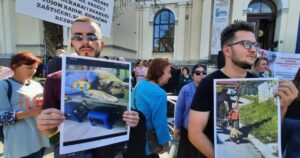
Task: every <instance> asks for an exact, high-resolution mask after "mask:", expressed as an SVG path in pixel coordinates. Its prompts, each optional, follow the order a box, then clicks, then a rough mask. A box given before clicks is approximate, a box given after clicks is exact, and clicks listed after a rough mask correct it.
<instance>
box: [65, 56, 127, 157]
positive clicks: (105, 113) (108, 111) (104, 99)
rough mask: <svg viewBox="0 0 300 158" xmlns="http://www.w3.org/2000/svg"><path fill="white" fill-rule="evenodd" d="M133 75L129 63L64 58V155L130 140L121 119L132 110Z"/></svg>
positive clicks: (84, 58)
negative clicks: (131, 87) (131, 76)
mask: <svg viewBox="0 0 300 158" xmlns="http://www.w3.org/2000/svg"><path fill="white" fill-rule="evenodd" d="M130 72H131V64H130V63H129V62H120V61H114V60H105V59H97V58H96V59H95V58H89V57H79V56H78V57H74V56H72V57H71V56H65V57H63V69H62V94H61V97H62V98H61V100H62V105H61V109H62V110H63V112H64V113H65V117H66V120H65V121H64V123H63V124H62V127H61V133H60V138H61V139H60V143H61V144H60V151H61V153H64V154H65V153H70V152H76V151H81V150H87V149H92V148H96V147H101V146H106V145H109V144H114V143H117V142H122V141H126V140H128V139H129V128H128V127H127V125H126V123H125V122H124V121H123V120H122V115H123V112H124V111H126V110H129V109H130V105H129V103H130V90H129V87H130V86H131V85H130V82H129V81H130V80H131V78H130Z"/></svg>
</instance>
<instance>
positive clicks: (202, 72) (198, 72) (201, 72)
mask: <svg viewBox="0 0 300 158" xmlns="http://www.w3.org/2000/svg"><path fill="white" fill-rule="evenodd" d="M195 74H196V75H197V76H199V75H201V74H202V75H206V71H195Z"/></svg>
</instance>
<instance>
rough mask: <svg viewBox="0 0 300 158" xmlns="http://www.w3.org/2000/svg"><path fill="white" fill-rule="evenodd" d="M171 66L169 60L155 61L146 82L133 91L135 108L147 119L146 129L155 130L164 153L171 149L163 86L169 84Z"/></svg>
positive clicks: (139, 84) (142, 82) (154, 155)
mask: <svg viewBox="0 0 300 158" xmlns="http://www.w3.org/2000/svg"><path fill="white" fill-rule="evenodd" d="M170 69H171V68H170V64H169V62H168V61H167V60H165V59H161V58H157V59H153V60H152V62H151V65H150V67H149V69H148V73H147V76H146V80H143V81H141V82H140V83H138V84H137V85H136V87H135V88H134V90H133V99H132V100H133V101H134V106H133V107H134V108H135V107H136V109H137V110H139V111H141V112H142V113H143V114H144V115H145V118H146V127H147V129H149V130H155V132H156V135H157V138H158V143H159V144H160V145H162V147H163V149H162V151H161V152H160V153H163V152H165V151H167V150H168V148H169V141H170V135H169V130H168V122H167V94H166V92H165V91H164V90H163V89H162V88H161V86H163V85H165V84H166V83H168V80H169V78H170V77H171V75H170ZM145 152H146V155H148V156H149V157H151V158H152V157H153V158H155V157H159V156H158V155H157V154H158V153H156V154H152V155H150V151H149V146H148V143H146V147H145Z"/></svg>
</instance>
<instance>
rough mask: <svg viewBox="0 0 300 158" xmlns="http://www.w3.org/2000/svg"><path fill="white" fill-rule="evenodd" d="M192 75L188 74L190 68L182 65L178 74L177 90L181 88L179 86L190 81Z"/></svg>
mask: <svg viewBox="0 0 300 158" xmlns="http://www.w3.org/2000/svg"><path fill="white" fill-rule="evenodd" d="M192 80H193V79H192V76H191V75H190V70H189V68H188V67H183V68H182V70H181V75H180V76H179V80H178V87H177V92H179V91H180V90H181V88H182V87H183V86H184V85H186V84H188V83H190V82H192Z"/></svg>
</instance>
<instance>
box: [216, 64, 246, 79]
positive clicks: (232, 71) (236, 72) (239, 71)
mask: <svg viewBox="0 0 300 158" xmlns="http://www.w3.org/2000/svg"><path fill="white" fill-rule="evenodd" d="M221 71H222V72H223V73H224V74H225V75H226V76H228V77H229V78H245V77H246V76H247V70H246V69H243V68H240V67H237V66H230V67H229V66H225V67H223V68H222V69H221Z"/></svg>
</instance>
